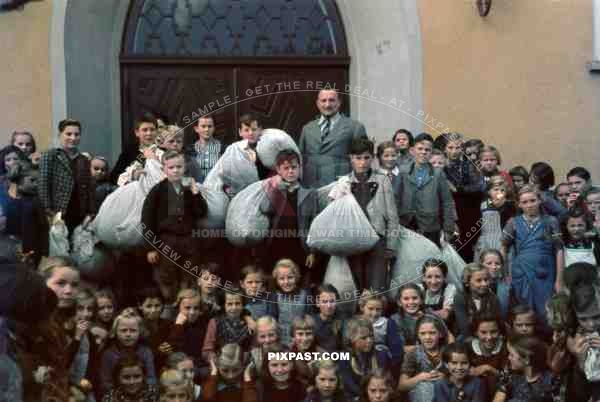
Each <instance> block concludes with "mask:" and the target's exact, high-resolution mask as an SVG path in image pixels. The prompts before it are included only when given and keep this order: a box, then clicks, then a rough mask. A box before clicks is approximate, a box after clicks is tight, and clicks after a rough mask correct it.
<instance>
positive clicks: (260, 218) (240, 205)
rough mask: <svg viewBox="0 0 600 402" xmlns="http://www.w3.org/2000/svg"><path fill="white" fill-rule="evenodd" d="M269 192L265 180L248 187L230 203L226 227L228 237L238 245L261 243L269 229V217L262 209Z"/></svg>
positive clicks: (232, 242) (248, 245)
mask: <svg viewBox="0 0 600 402" xmlns="http://www.w3.org/2000/svg"><path fill="white" fill-rule="evenodd" d="M266 197H267V193H266V192H265V190H264V189H263V181H258V182H256V183H253V184H251V185H249V186H248V187H246V188H245V189H244V190H242V191H241V192H240V193H239V194H237V195H236V196H235V197H234V198H233V200H231V202H230V203H229V209H228V210H227V219H226V221H225V229H226V232H227V239H228V240H229V241H230V242H231V244H233V245H234V246H236V247H251V246H254V245H257V244H259V243H261V242H262V241H263V240H264V239H265V237H266V235H267V232H268V230H269V225H270V222H269V218H268V217H267V216H266V215H264V214H263V213H262V212H261V211H260V204H261V203H262V202H264V200H265V198H266Z"/></svg>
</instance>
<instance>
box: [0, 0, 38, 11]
mask: <svg viewBox="0 0 600 402" xmlns="http://www.w3.org/2000/svg"><path fill="white" fill-rule="evenodd" d="M31 1H36V2H38V1H44V0H0V12H2V11H12V10H22V9H23V8H24V7H25V4H26V3H29V2H31Z"/></svg>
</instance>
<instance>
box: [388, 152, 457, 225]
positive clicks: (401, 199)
mask: <svg viewBox="0 0 600 402" xmlns="http://www.w3.org/2000/svg"><path fill="white" fill-rule="evenodd" d="M428 169H429V175H428V176H427V178H426V179H425V181H424V183H423V185H422V186H421V187H420V188H418V187H417V182H416V179H415V175H414V172H415V163H414V162H413V163H411V164H410V165H409V166H408V167H407V169H406V170H402V172H401V173H400V180H398V181H397V182H396V188H395V189H394V194H396V195H397V197H398V198H397V202H398V216H399V218H400V223H401V224H402V225H404V226H409V223H410V222H411V221H412V220H413V218H414V219H416V221H417V226H418V228H419V230H422V231H423V232H436V231H439V230H443V231H445V232H453V231H454V222H455V221H456V208H455V206H454V200H453V198H452V194H451V193H450V188H449V187H448V180H447V179H446V175H445V174H444V172H443V171H442V170H440V169H434V168H433V167H432V166H431V165H429V164H428ZM440 217H441V218H440Z"/></svg>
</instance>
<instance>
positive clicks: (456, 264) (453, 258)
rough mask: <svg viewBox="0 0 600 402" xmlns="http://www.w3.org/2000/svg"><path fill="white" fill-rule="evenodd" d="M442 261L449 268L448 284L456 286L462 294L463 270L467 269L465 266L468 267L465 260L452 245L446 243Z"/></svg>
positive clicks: (441, 256)
mask: <svg viewBox="0 0 600 402" xmlns="http://www.w3.org/2000/svg"><path fill="white" fill-rule="evenodd" d="M440 260H442V261H444V262H445V263H446V265H447V266H448V276H447V278H446V279H447V281H448V283H452V284H454V286H456V289H457V290H458V291H460V292H462V290H463V283H462V274H463V270H464V269H465V265H467V263H466V262H465V260H463V259H462V257H461V256H460V254H458V252H457V251H456V249H455V248H454V246H452V244H450V243H446V244H444V246H443V247H442V253H441V255H440Z"/></svg>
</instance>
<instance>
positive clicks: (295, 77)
mask: <svg viewBox="0 0 600 402" xmlns="http://www.w3.org/2000/svg"><path fill="white" fill-rule="evenodd" d="M237 82H238V94H239V95H238V96H239V98H240V99H241V100H242V101H241V102H240V103H239V113H240V114H244V113H248V112H253V113H256V114H258V115H259V116H260V117H261V118H262V119H263V122H264V123H263V124H264V126H265V127H276V128H280V129H282V130H285V131H286V132H288V133H289V134H290V135H291V136H292V137H294V138H295V139H296V140H297V139H299V137H300V132H301V130H302V126H303V125H304V124H306V123H308V122H309V121H310V120H312V119H314V118H315V116H316V114H317V113H318V111H317V108H316V105H315V100H316V98H317V92H318V90H317V89H315V88H316V86H317V85H318V84H317V83H318V82H320V83H321V84H322V85H326V83H329V84H330V85H331V86H334V85H335V87H336V88H338V89H339V90H341V91H343V90H344V85H346V83H347V82H348V81H347V72H346V68H344V67H324V66H323V67H321V66H319V67H312V68H311V67H294V68H289V67H288V68H285V67H243V68H240V70H239V78H238V80H237ZM342 105H343V107H344V108H345V107H346V106H347V102H343V103H342Z"/></svg>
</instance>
